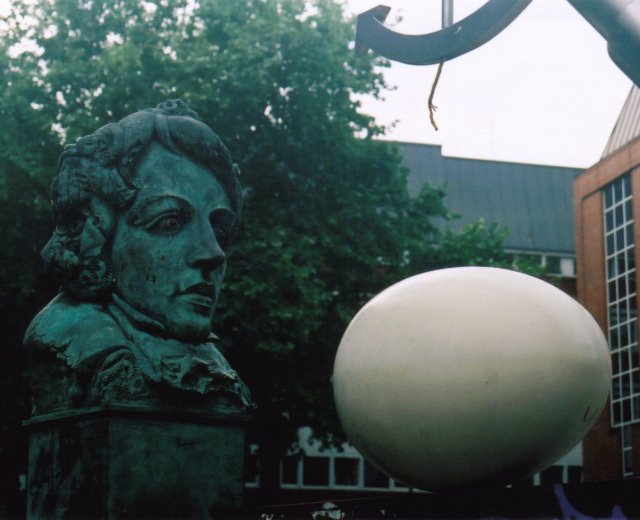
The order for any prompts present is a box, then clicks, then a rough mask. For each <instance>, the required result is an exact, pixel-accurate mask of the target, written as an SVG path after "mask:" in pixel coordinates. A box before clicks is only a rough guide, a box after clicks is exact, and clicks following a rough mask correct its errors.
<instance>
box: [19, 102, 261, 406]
mask: <svg viewBox="0 0 640 520" xmlns="http://www.w3.org/2000/svg"><path fill="white" fill-rule="evenodd" d="M59 168H60V170H59V174H58V176H57V177H56V178H55V180H54V182H53V186H52V205H53V212H54V217H55V222H56V229H55V231H54V233H53V237H52V238H51V240H50V241H49V242H48V244H47V245H46V246H45V248H44V249H43V251H42V257H43V259H44V261H45V262H46V263H47V264H48V265H49V266H50V267H51V269H52V270H53V271H54V272H55V273H57V274H58V275H60V277H61V279H62V289H61V292H60V294H59V295H58V296H57V297H56V298H55V299H54V300H53V301H51V303H49V305H48V306H47V307H45V308H44V309H43V310H42V311H41V312H40V313H39V314H38V315H37V316H36V318H35V319H34V320H33V322H32V323H31V325H30V327H29V329H28V331H27V333H26V336H25V344H26V346H27V348H28V349H29V354H30V357H31V369H30V370H31V382H32V385H31V386H32V395H33V415H34V416H37V415H40V414H45V413H52V412H57V411H60V410H65V409H69V408H79V407H87V406H95V405H98V404H105V403H114V402H115V403H132V402H133V403H138V404H144V405H149V406H151V407H152V408H157V407H159V406H162V407H164V406H177V407H186V408H188V409H194V410H203V411H205V410H212V409H219V408H231V409H234V408H240V409H246V408H248V407H251V400H250V398H249V393H248V391H247V388H246V387H245V385H244V384H243V383H242V381H241V380H240V379H239V377H238V375H237V374H236V372H235V371H234V370H232V369H231V367H230V366H229V364H228V363H227V361H226V360H225V359H224V357H223V356H222V354H221V353H220V352H219V351H218V350H217V349H216V347H215V346H214V341H215V339H216V338H215V336H214V335H213V333H212V319H213V313H214V308H215V305H216V301H217V298H218V294H219V292H220V287H221V284H222V280H223V277H224V274H225V269H226V255H225V253H226V250H227V248H228V247H229V245H230V243H231V242H232V241H233V238H234V236H235V234H236V231H237V228H238V223H239V219H240V213H241V209H242V199H241V191H240V184H239V180H238V176H239V170H238V167H237V166H236V165H235V164H234V163H233V162H232V159H231V156H230V154H229V151H228V150H227V148H226V147H225V146H224V145H223V144H222V142H221V141H220V139H219V138H218V136H217V135H216V134H215V133H214V132H213V131H212V130H211V129H210V128H209V127H208V126H206V125H205V124H204V123H202V122H201V121H199V120H198V119H197V116H196V115H195V113H194V112H192V111H191V110H190V109H189V108H188V107H187V106H186V105H185V104H184V103H182V102H181V101H168V102H165V103H162V104H160V105H159V106H158V107H157V108H155V109H149V110H143V111H140V112H136V113H134V114H132V115H129V116H127V117H125V118H124V119H122V120H121V121H119V122H118V123H111V124H108V125H106V126H104V127H102V128H100V129H99V130H97V131H96V132H95V133H93V134H91V135H88V136H85V137H82V138H80V139H78V141H77V142H76V143H75V144H72V145H69V146H67V147H66V148H65V150H64V152H63V153H62V155H61V157H60V162H59Z"/></svg>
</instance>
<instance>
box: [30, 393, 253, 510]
mask: <svg viewBox="0 0 640 520" xmlns="http://www.w3.org/2000/svg"><path fill="white" fill-rule="evenodd" d="M247 422H248V416H247V415H246V414H244V413H243V412H240V411H237V410H228V411H222V412H220V413H215V414H208V415H203V414H200V413H188V412H183V411H178V410H157V409H149V408H140V407H128V406H113V405H110V406H101V407H97V408H91V409H81V410H73V411H68V412H63V413H56V414H50V415H46V416H37V417H34V418H32V419H30V420H28V421H26V422H25V426H27V427H28V428H29V430H30V438H29V468H28V472H29V475H28V488H27V518H52V517H55V518H122V517H126V518H216V517H224V518H228V517H230V516H234V515H235V513H236V512H238V511H239V509H240V508H241V506H242V491H243V480H244V479H243V468H244V433H245V427H246V424H247Z"/></svg>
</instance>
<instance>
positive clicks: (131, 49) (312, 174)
mask: <svg viewBox="0 0 640 520" xmlns="http://www.w3.org/2000/svg"><path fill="white" fill-rule="evenodd" d="M11 9H12V10H11V13H10V14H9V16H8V17H7V18H6V19H5V20H4V21H3V22H2V25H0V31H2V33H3V38H2V43H0V48H1V52H0V60H2V63H0V83H1V84H2V88H1V89H0V116H1V117H2V122H3V123H2V124H3V126H4V131H3V132H0V174H1V176H0V200H1V202H2V204H3V207H4V208H5V211H3V212H2V214H1V216H0V218H2V219H3V222H2V229H3V235H4V236H3V243H4V248H3V251H2V252H1V253H0V274H1V275H2V278H3V280H5V283H4V284H3V286H2V288H1V289H0V305H1V306H2V309H0V310H1V312H2V317H3V320H4V323H3V325H6V328H5V329H4V330H7V331H9V332H8V333H7V338H8V339H9V340H8V341H7V342H5V345H7V346H5V347H4V348H5V349H13V352H14V354H13V357H14V358H16V356H19V354H18V353H19V352H20V351H19V343H20V336H21V334H22V331H23V330H24V327H25V326H26V324H27V323H28V321H29V319H30V318H31V317H32V316H33V314H34V312H35V310H36V309H37V308H38V307H41V306H42V305H43V304H44V303H45V302H46V301H47V300H48V299H49V298H50V297H51V296H52V295H53V292H54V290H55V287H54V284H53V283H52V282H51V280H50V278H49V277H47V276H46V275H43V274H42V272H41V270H40V266H39V258H38V251H39V249H40V248H41V247H42V246H43V245H44V243H45V242H46V240H47V238H48V237H47V235H48V232H49V230H50V226H51V222H50V218H49V216H48V209H47V191H48V188H47V186H48V184H49V182H50V179H51V178H52V176H53V175H54V174H55V170H56V159H57V156H58V155H59V153H60V151H61V144H62V143H64V142H72V141H73V140H74V139H75V138H77V137H79V136H81V135H84V134H87V133H89V132H91V131H93V130H95V129H96V128H97V127H99V126H101V125H103V124H105V123H107V122H109V121H113V120H117V119H119V118H121V117H124V116H125V115H127V114H129V113H131V112H132V111H135V110H138V109H141V108H146V107H150V106H155V105H156V104H157V103H158V102H160V101H163V100H165V99H168V98H181V99H183V100H184V101H186V102H187V103H189V104H190V105H191V106H192V108H193V109H195V110H196V111H197V112H198V113H199V115H200V117H201V118H202V119H203V120H204V121H205V122H207V123H208V124H209V125H210V126H211V127H212V128H214V130H216V132H218V133H219V135H220V136H221V137H222V139H223V141H224V142H225V144H226V145H227V146H228V147H229V148H230V150H231V152H232V155H233V157H234V159H235V160H236V162H238V163H239V165H240V168H241V170H242V182H243V185H244V188H245V195H246V209H245V214H244V224H243V229H242V232H241V236H240V238H239V241H238V245H237V247H236V249H235V251H234V252H233V254H232V257H231V258H230V267H229V274H228V278H227V282H226V287H225V290H224V294H223V298H222V299H221V301H220V305H219V311H218V316H217V324H216V327H217V329H216V332H217V334H218V335H219V336H220V337H222V338H223V341H222V347H223V348H224V349H225V350H226V355H227V357H228V358H229V359H230V361H231V363H232V365H233V366H234V367H236V368H237V369H238V371H239V372H240V374H241V376H242V377H243V378H244V379H245V380H246V382H247V383H248V385H249V387H250V388H251V389H252V391H253V395H254V398H255V400H256V401H257V403H258V405H259V412H258V418H257V420H256V428H255V430H256V435H259V436H260V442H261V445H262V446H265V447H266V449H269V447H271V448H272V449H274V450H277V449H280V448H282V447H283V446H285V445H287V443H288V442H290V439H291V437H290V436H287V435H284V434H283V432H292V431H294V430H295V428H296V427H298V426H300V425H311V426H313V427H314V429H315V430H316V432H319V433H322V432H330V431H332V432H335V431H337V430H338V428H339V426H338V423H337V419H336V417H335V415H334V412H333V404H332V402H333V401H332V395H331V385H330V374H331V369H332V363H333V356H334V354H335V350H336V348H337V344H338V342H339V339H340V336H341V334H342V332H343V331H344V328H345V326H346V324H347V323H348V320H349V319H350V318H351V317H352V316H353V314H354V313H355V312H356V311H357V309H358V308H359V307H360V306H361V305H362V304H364V303H365V302H366V301H367V300H368V299H369V298H370V297H372V296H373V295H374V294H375V293H377V292H378V291H380V290H381V289H383V288H384V287H386V286H388V285H389V284H391V283H393V282H395V281H397V280H399V279H401V278H403V277H405V276H408V275H410V274H415V273H417V272H421V271H425V270H429V269H432V268H435V267H444V266H450V265H462V264H465V263H468V262H469V261H471V263H476V264H480V263H483V264H490V263H491V262H496V261H500V260H501V259H502V260H504V253H503V251H502V244H501V242H502V238H504V237H503V235H502V234H501V232H500V231H499V230H496V229H494V228H487V227H484V226H482V225H481V224H478V225H476V226H473V227H471V228H469V229H466V230H465V231H463V232H462V233H453V232H445V233H442V232H440V231H438V229H437V228H436V227H435V226H434V225H433V218H434V217H447V216H448V214H447V210H446V208H445V207H444V205H443V197H444V191H443V190H442V189H441V188H436V187H431V186H426V187H425V188H424V189H423V191H422V193H421V195H420V196H419V197H417V198H415V199H411V198H410V197H409V196H408V194H407V190H406V182H407V171H406V170H405V169H403V167H402V165H401V160H402V158H401V155H400V152H399V149H398V148H397V147H396V146H394V145H393V144H389V143H384V142H381V141H377V140H375V139H374V138H375V137H377V136H380V135H381V134H382V133H383V130H384V129H383V128H381V127H379V126H377V125H376V124H375V122H374V121H373V119H372V118H371V117H369V116H367V115H365V114H363V113H362V112H361V111H360V107H359V104H358V102H357V101H356V98H355V97H354V96H355V95H356V94H373V95H378V94H379V93H380V92H381V91H382V90H383V89H384V87H385V84H384V81H383V77H382V75H381V73H380V70H381V69H380V67H381V66H384V65H385V63H384V62H383V61H380V60H379V59H377V58H375V57H373V56H372V55H368V56H367V55H365V56H361V55H356V54H355V53H354V52H353V49H352V45H351V44H350V42H351V41H352V39H353V34H354V24H353V20H347V19H346V18H345V17H344V14H343V12H342V8H341V6H340V5H339V4H338V3H335V2H332V1H326V0H325V1H320V0H318V1H316V2H311V1H305V0H233V1H229V0H201V1H200V2H199V3H194V2H192V1H188V0H159V1H139V0H138V1H133V0H126V1H125V0H47V1H42V2H37V3H33V2H27V1H24V0H16V1H15V2H14V3H13V6H12V8H11ZM3 380H4V381H8V383H7V384H11V385H14V384H15V380H16V378H15V376H14V377H12V378H11V377H8V378H4V379H3ZM3 407H13V408H12V410H13V412H12V413H13V416H19V415H20V414H24V413H25V412H24V410H25V409H26V408H25V407H22V408H20V411H18V412H16V411H15V410H16V408H15V406H14V404H11V405H7V404H6V403H5V400H4V399H3ZM8 424H11V422H10V421H9V423H8Z"/></svg>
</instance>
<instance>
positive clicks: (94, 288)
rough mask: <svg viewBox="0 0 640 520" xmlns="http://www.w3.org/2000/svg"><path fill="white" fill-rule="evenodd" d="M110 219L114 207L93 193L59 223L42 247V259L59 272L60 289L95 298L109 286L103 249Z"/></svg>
mask: <svg viewBox="0 0 640 520" xmlns="http://www.w3.org/2000/svg"><path fill="white" fill-rule="evenodd" d="M114 223H115V214H114V210H113V209H112V208H111V207H110V206H109V205H108V204H107V203H106V202H104V201H103V200H102V199H100V198H99V197H97V196H94V197H92V198H91V199H90V202H89V203H88V204H87V205H86V206H85V207H84V208H82V209H81V210H80V211H79V212H78V213H76V215H75V216H74V217H73V218H70V219H69V223H67V224H65V223H62V222H61V223H59V225H58V227H57V228H56V231H55V232H54V234H53V237H52V238H51V240H49V242H48V243H47V245H46V246H45V248H44V249H43V250H42V257H43V259H44V260H45V262H46V263H47V264H49V266H51V267H52V268H53V269H54V270H55V271H57V272H58V273H59V274H61V275H62V279H63V280H62V284H63V288H64V290H65V291H67V292H69V293H71V294H72V295H73V296H75V297H76V298H78V299H81V300H91V299H96V298H98V297H100V296H101V295H103V294H105V293H107V292H110V290H111V288H112V286H113V276H112V274H111V266H110V260H109V253H108V251H107V250H106V249H107V244H108V243H109V238H110V236H111V233H112V232H113V227H114Z"/></svg>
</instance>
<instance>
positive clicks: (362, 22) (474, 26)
mask: <svg viewBox="0 0 640 520" xmlns="http://www.w3.org/2000/svg"><path fill="white" fill-rule="evenodd" d="M530 3H531V0H489V1H488V2H487V3H486V4H484V5H483V6H482V7H481V8H480V9H478V10H477V11H475V12H473V13H472V14H470V15H469V16H467V17H466V18H464V19H462V20H460V21H459V22H456V23H454V24H453V25H451V26H449V27H447V28H446V29H442V30H440V31H436V32H433V33H428V34H420V35H411V34H402V33H397V32H395V31H392V30H391V29H389V28H388V27H385V25H384V24H383V22H384V20H385V19H386V17H387V15H388V14H389V11H390V8H389V7H387V6H385V5H379V6H377V7H374V8H373V9H370V10H369V11H365V12H364V13H361V14H359V15H358V19H357V24H356V50H358V51H359V52H366V51H367V50H368V49H371V50H372V51H374V52H376V53H377V54H380V55H381V56H384V57H385V58H388V59H390V60H393V61H399V62H401V63H407V64H409V65H433V64H435V63H441V62H443V61H446V60H451V59H453V58H456V57H458V56H460V55H461V54H464V53H466V52H469V51H472V50H473V49H475V48H476V47H479V46H480V45H482V44H484V43H486V42H488V41H489V40H490V39H491V38H493V37H494V36H496V35H497V34H498V33H499V32H500V31H502V30H503V29H504V28H505V27H507V25H509V24H510V23H511V22H512V21H513V20H515V19H516V17H517V16H518V15H519V14H520V13H521V12H522V11H523V10H524V9H525V8H526V7H527V6H528V5H529V4H530Z"/></svg>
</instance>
